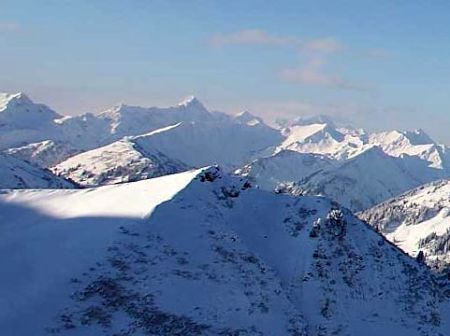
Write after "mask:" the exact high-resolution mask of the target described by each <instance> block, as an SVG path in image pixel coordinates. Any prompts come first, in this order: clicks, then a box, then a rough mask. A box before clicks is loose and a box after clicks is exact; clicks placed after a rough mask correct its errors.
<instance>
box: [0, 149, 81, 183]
mask: <svg viewBox="0 0 450 336" xmlns="http://www.w3.org/2000/svg"><path fill="white" fill-rule="evenodd" d="M74 187H75V184H74V183H72V182H69V181H67V180H65V179H62V178H60V177H57V176H55V175H53V174H52V173H51V172H50V171H49V170H47V169H43V168H39V167H37V166H34V165H32V164H30V163H28V162H26V161H23V160H20V159H17V158H15V157H13V156H11V155H7V154H2V153H0V189H23V188H41V189H42V188H74Z"/></svg>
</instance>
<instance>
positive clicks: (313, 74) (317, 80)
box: [279, 56, 368, 91]
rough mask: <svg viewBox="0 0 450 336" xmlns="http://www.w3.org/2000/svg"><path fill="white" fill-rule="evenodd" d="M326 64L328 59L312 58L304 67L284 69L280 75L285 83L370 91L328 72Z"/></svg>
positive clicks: (365, 87)
mask: <svg viewBox="0 0 450 336" xmlns="http://www.w3.org/2000/svg"><path fill="white" fill-rule="evenodd" d="M326 62H327V61H326V58H324V57H322V56H312V57H310V58H309V59H308V61H307V62H306V63H305V64H304V65H302V66H300V67H294V68H286V69H283V70H281V71H280V74H279V75H280V78H281V79H282V80H284V81H287V82H293V83H299V84H303V85H311V86H323V87H328V88H332V89H342V90H357V91H366V90H368V87H367V86H364V85H362V84H358V83H355V82H353V81H350V80H347V79H345V78H343V77H342V76H340V75H338V74H333V73H328V72H326V71H325V69H324V68H325V65H326Z"/></svg>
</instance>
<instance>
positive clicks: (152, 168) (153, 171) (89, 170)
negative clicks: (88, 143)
mask: <svg viewBox="0 0 450 336" xmlns="http://www.w3.org/2000/svg"><path fill="white" fill-rule="evenodd" d="M168 129H170V127H167V128H165V129H162V130H157V131H154V132H152V133H149V134H148V135H147V136H151V135H152V134H153V135H154V134H157V133H158V132H163V131H168ZM137 139H138V138H137V137H126V138H124V139H122V140H119V141H116V142H113V143H112V144H109V145H106V146H103V147H99V148H96V149H92V150H90V151H87V152H83V153H81V154H78V155H75V156H73V157H71V158H69V159H67V160H65V161H63V162H61V163H59V164H58V165H56V166H55V167H53V168H52V171H53V172H54V173H55V174H56V175H58V176H62V177H65V178H68V179H71V180H73V181H75V182H77V183H78V184H80V185H82V186H95V185H104V184H116V183H123V182H132V181H138V180H144V179H148V178H151V177H158V176H163V175H168V174H174V173H179V172H182V171H186V170H188V169H189V166H187V165H186V164H184V163H183V162H181V161H178V160H176V159H171V158H169V157H167V156H166V155H165V154H163V153H161V152H160V151H159V150H158V149H157V148H149V147H148V146H147V148H143V147H142V146H140V145H139V144H138V141H136V140H137Z"/></svg>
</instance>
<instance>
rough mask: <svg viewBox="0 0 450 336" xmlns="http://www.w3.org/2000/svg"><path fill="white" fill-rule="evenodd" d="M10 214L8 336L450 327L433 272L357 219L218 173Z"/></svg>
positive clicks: (3, 288)
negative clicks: (253, 186) (257, 187)
mask: <svg viewBox="0 0 450 336" xmlns="http://www.w3.org/2000/svg"><path fill="white" fill-rule="evenodd" d="M164 201H166V202H164ZM0 216H2V218H1V221H0V223H1V230H2V235H1V237H0V253H1V255H2V258H1V259H0V268H1V269H2V270H4V273H3V274H6V276H5V275H2V277H1V278H0V300H1V302H0V307H1V308H0V309H1V310H0V312H1V314H0V331H1V332H2V334H5V335H19V336H21V335H31V334H32V335H113V334H114V335H117V334H119V335H120V334H122V335H144V334H149V335H180V336H181V335H183V336H190V335H211V336H212V335H273V336H276V335H296V336H298V335H305V336H306V335H308V336H319V335H342V336H344V335H351V336H360V335H361V334H364V335H368V336H378V335H396V336H411V335H413V336H419V335H420V336H423V335H430V336H431V335H446V334H448V330H450V329H449V325H448V316H449V314H448V307H447V306H448V304H447V299H446V298H445V297H444V295H443V292H442V289H441V288H440V287H439V284H438V283H437V282H436V281H435V279H434V278H433V275H432V274H431V273H430V272H429V271H428V269H427V268H426V267H425V266H423V265H420V264H417V263H416V262H415V261H414V260H412V259H410V258H409V257H407V256H406V255H405V254H403V253H402V252H400V251H399V250H398V249H396V248H395V247H393V246H392V245H390V244H389V243H387V242H386V241H385V240H384V239H383V238H382V237H381V236H379V235H378V234H377V233H375V232H374V231H373V230H371V229H370V228H369V227H368V226H366V225H365V224H364V223H362V222H361V221H359V220H358V219H356V218H355V217H354V216H353V215H352V214H351V213H350V212H348V211H347V210H345V209H339V207H338V206H337V205H336V204H335V203H333V202H331V201H329V200H327V199H324V198H318V197H293V196H290V195H282V194H278V195H277V194H274V193H270V192H267V191H263V190H259V189H253V188H251V186H250V184H249V183H248V182H247V181H246V180H245V179H243V178H239V177H230V176H228V175H227V174H225V173H223V172H222V171H221V170H220V169H218V168H216V167H211V168H208V169H205V170H197V171H190V172H186V173H181V174H177V175H170V176H165V177H160V178H155V179H150V180H145V181H139V182H134V183H125V184H121V185H114V186H105V187H99V188H93V189H85V190H76V191H62V190H53V191H48V190H47V191H45V190H44V191H40V190H35V191H5V192H4V193H3V194H2V195H1V196H0ZM24 321H25V322H26V323H24Z"/></svg>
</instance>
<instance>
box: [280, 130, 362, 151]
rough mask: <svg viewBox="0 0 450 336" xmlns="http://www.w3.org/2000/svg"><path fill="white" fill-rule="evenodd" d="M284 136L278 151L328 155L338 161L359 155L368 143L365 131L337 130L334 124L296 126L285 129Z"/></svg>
mask: <svg viewBox="0 0 450 336" xmlns="http://www.w3.org/2000/svg"><path fill="white" fill-rule="evenodd" d="M283 134H284V135H285V136H286V139H285V140H284V141H283V142H282V143H281V144H280V145H279V147H278V148H277V150H276V151H280V150H283V149H289V150H293V151H297V152H301V153H315V154H322V155H328V156H330V157H331V158H334V159H338V160H345V159H348V158H350V157H352V156H354V155H356V154H358V153H359V152H360V151H361V149H362V147H363V146H364V145H365V144H366V143H367V142H366V135H365V133H364V132H363V131H358V130H350V129H336V128H335V127H334V125H332V124H331V125H330V124H308V125H294V126H292V127H288V128H285V129H283Z"/></svg>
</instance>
